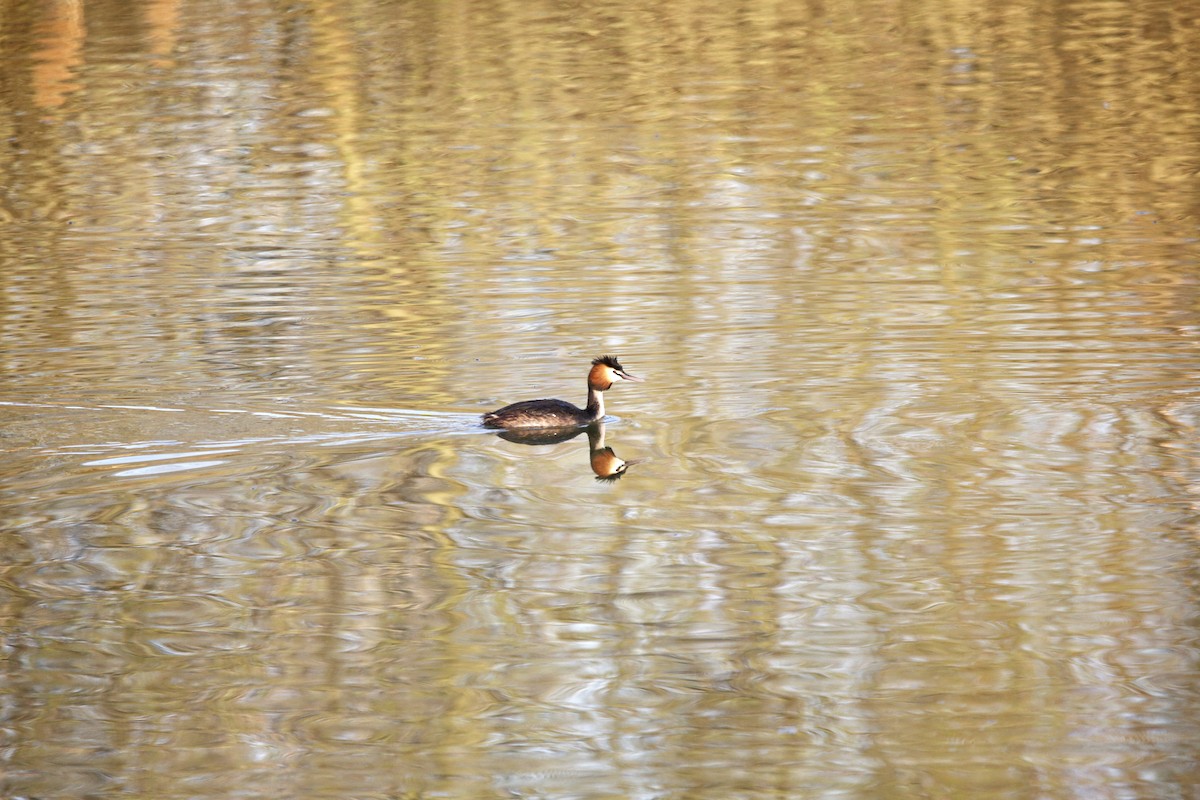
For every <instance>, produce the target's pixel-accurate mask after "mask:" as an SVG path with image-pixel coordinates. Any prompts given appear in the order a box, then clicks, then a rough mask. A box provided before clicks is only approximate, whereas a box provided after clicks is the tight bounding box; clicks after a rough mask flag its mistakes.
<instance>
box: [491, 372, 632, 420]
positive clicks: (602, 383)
mask: <svg viewBox="0 0 1200 800" xmlns="http://www.w3.org/2000/svg"><path fill="white" fill-rule="evenodd" d="M641 380H642V379H641V378H636V377H634V376H633V375H630V374H629V373H628V372H626V371H625V369H624V367H622V366H621V364H620V362H618V361H617V359H616V358H615V357H614V356H602V357H601V358H597V359H593V360H592V369H591V370H590V371H589V372H588V378H587V382H588V396H587V408H577V407H575V406H573V405H571V404H570V403H568V402H567V401H565V400H524V401H522V402H520V403H513V404H512V405H510V406H505V407H504V408H501V409H499V410H497V411H489V412H488V413H487V414H484V415H483V424H484V425H485V426H486V427H488V428H567V427H575V426H579V425H587V424H588V423H590V422H595V421H596V420H598V419H601V418H603V417H604V393H605V392H606V391H608V390H609V389H610V388H611V387H612V385H613V384H614V383H616V382H617V381H634V382H637V383H640V382H641Z"/></svg>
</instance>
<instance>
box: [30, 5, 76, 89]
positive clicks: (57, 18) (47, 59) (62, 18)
mask: <svg viewBox="0 0 1200 800" xmlns="http://www.w3.org/2000/svg"><path fill="white" fill-rule="evenodd" d="M40 8H41V9H42V12H43V16H42V18H41V20H40V24H39V25H38V26H37V31H38V40H39V42H38V44H39V47H38V49H37V50H36V51H35V52H34V55H33V59H34V63H33V75H32V85H33V99H34V102H35V103H36V104H37V105H38V106H39V107H40V108H44V109H51V108H57V107H58V106H60V105H62V104H63V102H65V101H66V98H67V95H68V94H70V93H71V92H73V91H76V90H77V89H79V83H78V81H77V80H76V77H75V76H76V72H77V71H78V69H79V67H80V66H81V65H82V64H83V40H84V36H85V34H86V29H85V26H84V10H83V0H49V2H46V3H44V4H42V5H41V6H40Z"/></svg>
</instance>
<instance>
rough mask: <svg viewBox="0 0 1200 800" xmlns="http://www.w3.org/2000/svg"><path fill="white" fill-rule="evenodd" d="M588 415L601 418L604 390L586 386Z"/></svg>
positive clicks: (592, 417)
mask: <svg viewBox="0 0 1200 800" xmlns="http://www.w3.org/2000/svg"><path fill="white" fill-rule="evenodd" d="M585 410H586V411H587V413H588V417H590V418H591V419H601V418H602V417H603V416H604V392H602V391H600V390H599V389H596V388H594V387H592V386H588V399H587V408H586V409H585Z"/></svg>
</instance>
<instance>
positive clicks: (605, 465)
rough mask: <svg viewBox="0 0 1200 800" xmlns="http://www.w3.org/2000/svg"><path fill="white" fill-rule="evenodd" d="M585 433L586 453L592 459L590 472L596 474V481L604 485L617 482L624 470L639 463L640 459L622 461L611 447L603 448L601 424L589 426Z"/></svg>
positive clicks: (602, 428)
mask: <svg viewBox="0 0 1200 800" xmlns="http://www.w3.org/2000/svg"><path fill="white" fill-rule="evenodd" d="M587 432H588V451H589V453H590V455H591V459H592V472H594V473H596V480H598V481H604V482H605V483H611V482H612V481H619V480H620V479H621V478H622V477H623V476H624V475H625V470H627V469H629V468H630V467H631V466H633V465H634V464H637V463H638V462H639V460H640V459H632V460H630V461H622V460H621V458H620V456H618V455H617V454H616V453H614V452H613V449H612V448H611V447H605V446H604V423H603V422H597V423H595V424H594V425H589V426H588V429H587Z"/></svg>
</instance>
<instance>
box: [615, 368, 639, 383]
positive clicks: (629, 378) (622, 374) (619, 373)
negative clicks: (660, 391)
mask: <svg viewBox="0 0 1200 800" xmlns="http://www.w3.org/2000/svg"><path fill="white" fill-rule="evenodd" d="M614 371H615V372H616V373H617V376H618V377H620V378H624V379H625V380H627V381H633V382H634V383H642V382H643V381H644V380H645V379H644V378H639V377H638V376H636V375H630V374H629V373H628V372H624V371H622V370H619V369H618V370H614Z"/></svg>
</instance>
